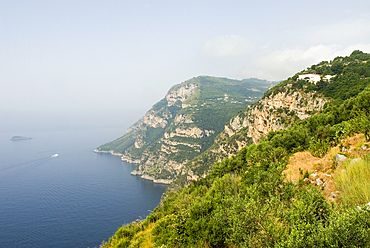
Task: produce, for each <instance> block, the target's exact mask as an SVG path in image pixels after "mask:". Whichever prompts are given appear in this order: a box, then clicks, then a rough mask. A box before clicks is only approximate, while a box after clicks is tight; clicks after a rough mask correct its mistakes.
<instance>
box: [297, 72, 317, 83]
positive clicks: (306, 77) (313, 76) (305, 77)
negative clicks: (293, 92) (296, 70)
mask: <svg viewBox="0 0 370 248" xmlns="http://www.w3.org/2000/svg"><path fill="white" fill-rule="evenodd" d="M298 80H306V81H308V82H310V83H313V84H316V83H317V82H319V81H320V80H321V76H320V75H319V74H302V75H299V76H298Z"/></svg>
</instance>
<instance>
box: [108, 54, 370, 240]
mask: <svg viewBox="0 0 370 248" xmlns="http://www.w3.org/2000/svg"><path fill="white" fill-rule="evenodd" d="M356 56H361V58H363V59H362V61H357V60H356ZM354 57H355V59H354V60H352V59H353V58H354ZM369 58H370V55H369V54H363V53H361V52H359V51H355V52H354V53H353V54H352V55H351V56H349V57H346V58H342V59H339V60H340V61H341V62H343V61H344V62H343V63H344V64H343V65H344V66H343V68H342V70H341V71H337V72H336V73H337V74H336V75H337V76H336V77H337V78H338V79H336V80H333V81H330V83H328V85H327V87H330V89H332V90H330V91H328V92H329V93H328V92H325V91H324V89H319V90H320V91H321V92H322V94H327V96H330V97H331V99H332V101H331V103H330V104H327V105H326V108H325V109H324V110H323V111H322V112H321V113H319V114H316V115H313V116H311V117H309V118H305V119H303V120H301V121H297V122H295V123H294V124H292V125H291V126H290V127H289V128H287V129H281V130H278V131H272V132H269V133H268V134H267V135H266V136H265V137H264V138H262V139H261V140H260V142H259V143H258V144H252V145H250V146H246V147H244V148H243V149H242V150H240V151H239V152H238V153H237V155H236V156H232V157H231V158H227V159H225V160H223V161H222V162H219V163H216V164H214V165H213V167H212V170H211V171H210V173H209V174H208V175H207V176H206V177H205V178H201V179H199V180H197V181H194V182H193V183H191V184H190V185H189V186H187V187H184V188H182V189H178V190H177V192H169V193H168V194H167V197H166V198H165V199H164V200H163V201H162V203H161V204H160V205H159V206H158V207H157V208H156V209H154V211H153V212H152V213H151V214H150V215H149V216H148V217H147V218H146V219H144V220H142V221H139V222H134V223H131V224H129V225H127V226H123V227H120V228H118V229H117V232H116V233H115V235H114V236H113V237H112V238H110V239H109V242H108V243H107V244H105V245H103V247H369V246H370V204H368V203H369V201H370V187H369V186H366V187H365V185H366V184H362V185H363V186H362V187H359V188H355V187H352V191H351V190H347V189H346V188H345V185H357V183H358V182H366V181H368V178H366V177H367V176H368V175H369V173H370V155H369V154H370V140H369V139H370V85H369V83H367V84H366V83H364V82H367V81H366V80H368V78H369V76H368V75H365V74H363V75H362V76H360V78H358V79H357V80H349V81H346V80H347V79H346V78H347V77H346V75H347V74H349V75H351V73H356V74H357V75H359V73H358V72H356V70H357V68H360V67H365V68H368V67H367V66H366V65H365V64H367V61H368V59H369ZM347 60H351V62H349V63H348V62H345V61H347ZM334 61H338V58H336V59H335V60H334ZM365 61H366V62H365ZM351 63H353V64H352V65H351ZM347 66H349V67H351V68H352V71H348V70H346V69H345V68H348V67H347ZM315 68H316V67H315ZM365 71H366V70H365ZM351 78H352V77H351ZM287 81H293V82H294V79H293V78H291V79H288V80H287ZM284 83H286V82H283V83H282V84H284ZM282 84H280V85H279V86H277V87H275V88H272V89H271V90H270V91H268V92H267V93H266V95H269V94H271V92H273V91H279V90H281V89H282V88H281V85H282ZM299 84H302V89H304V90H310V89H309V87H310V86H311V87H317V86H318V84H316V85H310V84H309V83H304V82H297V86H298V87H301V86H300V85H299ZM330 84H340V85H351V86H352V87H348V88H347V91H346V93H348V94H346V96H343V95H342V94H340V93H339V92H340V91H341V90H342V89H343V88H342V87H338V86H334V85H330ZM305 85H307V87H306V86H305ZM316 89H317V88H316ZM326 89H329V88H326ZM291 90H292V91H294V90H296V89H295V88H294V87H292V88H291ZM266 95H265V96H266ZM356 134H362V136H360V137H364V138H363V139H361V140H360V141H358V143H356V146H354V147H349V145H348V144H347V143H346V142H347V141H346V140H347V139H348V138H350V137H353V136H354V135H356ZM349 150H353V151H356V152H357V153H349ZM303 151H309V152H310V153H311V154H312V155H314V156H315V157H316V158H320V157H323V156H324V155H325V156H330V157H332V156H334V157H335V156H336V154H331V153H332V152H333V151H336V152H335V153H338V151H339V154H340V153H342V154H343V152H345V154H346V155H347V156H350V155H348V154H352V155H351V156H352V157H349V158H348V159H347V161H348V162H346V163H344V164H340V163H334V162H333V161H331V163H332V166H331V167H330V168H328V170H327V173H329V172H330V177H333V180H334V181H336V182H338V183H337V184H336V186H335V187H338V190H339V191H338V192H339V194H340V197H339V198H337V199H336V200H332V199H331V198H325V197H324V195H323V190H324V189H325V187H326V186H325V185H324V184H322V183H321V184H319V183H317V184H316V183H314V184H313V183H312V182H310V179H309V178H311V177H312V176H313V175H314V174H315V173H318V172H316V171H303V170H302V169H301V168H299V171H300V177H299V180H297V181H291V180H287V179H286V174H285V173H284V171H285V170H286V168H287V165H288V163H289V161H290V159H291V157H292V156H293V155H294V154H296V153H297V152H303ZM329 153H330V154H329ZM354 154H357V155H354ZM329 162H330V161H329ZM317 166H318V167H317V169H318V170H319V168H320V167H322V165H320V164H317ZM356 168H357V169H356ZM356 171H357V173H354V172H356ZM353 173H354V174H353ZM352 174H353V175H354V176H351V175H352ZM327 177H328V176H327ZM328 182H329V181H328ZM360 192H364V193H362V194H357V193H360ZM354 196H355V197H354ZM353 199H356V200H353ZM365 204H367V205H365Z"/></svg>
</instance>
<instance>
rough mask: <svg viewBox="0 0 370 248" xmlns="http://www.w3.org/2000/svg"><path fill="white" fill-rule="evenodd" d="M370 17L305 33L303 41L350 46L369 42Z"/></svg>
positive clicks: (362, 17) (365, 16)
mask: <svg viewBox="0 0 370 248" xmlns="http://www.w3.org/2000/svg"><path fill="white" fill-rule="evenodd" d="M369 26H370V15H362V16H359V17H358V18H357V19H350V20H344V21H342V22H339V23H335V24H331V25H326V26H323V27H321V28H319V29H317V30H312V31H311V32H305V33H304V34H303V39H304V40H306V41H309V42H310V43H311V44H312V43H313V44H333V43H335V44H342V45H349V44H355V43H361V42H367V41H368V40H369V38H370V29H369Z"/></svg>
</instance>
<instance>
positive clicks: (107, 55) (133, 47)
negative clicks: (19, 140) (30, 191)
mask: <svg viewBox="0 0 370 248" xmlns="http://www.w3.org/2000/svg"><path fill="white" fill-rule="evenodd" d="M355 49H360V50H362V51H364V52H370V1H369V0H363V1H356V0H352V1H348V0H346V1H340V0H339V1H338V0H336V1H334V0H332V1H331V0H330V1H329V0H328V1H326V0H320V1H315V0H311V1H304V0H302V1H296V0H294V1H272V0H270V1H264V0H260V1H249V0H244V1H236V0H228V1H216V0H214V1H202V0H197V1H193V0H187V1H170V0H167V1H161V0H157V1H141V0H135V1H134V0H132V1H115V0H107V1H94V0H86V1H85V0H73V1H68V0H63V1H58V0H53V1H36V0H33V1H32V0H29V1H25V0H23V1H21V0H19V1H11V0H0V114H1V115H2V118H1V119H0V121H3V122H7V121H8V122H10V120H9V118H11V119H12V120H11V121H16V122H27V121H32V120H30V119H29V118H31V119H32V118H40V119H41V120H45V119H44V118H45V116H50V117H51V118H54V120H55V119H58V117H59V118H62V117H64V116H68V117H69V119H65V120H64V121H72V122H73V121H75V122H78V121H81V120H78V118H80V119H81V117H82V119H84V116H86V120H85V121H86V122H87V121H98V120H103V121H105V122H107V121H109V120H110V118H111V119H112V121H113V122H114V121H116V122H117V123H118V122H120V121H122V120H123V119H124V118H125V116H122V115H124V114H125V113H127V111H131V112H134V111H137V113H138V114H137V115H138V116H141V115H143V114H144V113H145V111H146V110H148V109H149V108H150V107H151V106H152V105H153V104H154V103H155V102H157V101H158V100H160V99H161V98H163V97H164V95H165V94H166V93H167V91H168V89H169V88H170V87H171V86H172V85H174V84H177V83H181V82H183V81H185V80H187V79H190V78H192V77H195V76H199V75H212V76H220V77H228V78H235V79H243V78H250V77H256V78H260V79H267V80H282V79H286V78H287V77H289V76H292V75H294V74H295V73H296V72H297V71H300V70H302V69H305V68H307V67H308V66H311V65H312V64H314V63H318V62H320V61H322V60H331V59H333V58H334V57H335V56H339V55H340V56H345V55H349V54H350V53H351V52H352V51H353V50H355ZM133 115H135V114H133ZM32 116H33V117H32ZM91 116H93V118H92V117H91ZM117 116H118V117H117ZM27 118H28V119H27ZM89 118H90V119H89ZM135 118H136V116H135ZM46 123H47V121H46Z"/></svg>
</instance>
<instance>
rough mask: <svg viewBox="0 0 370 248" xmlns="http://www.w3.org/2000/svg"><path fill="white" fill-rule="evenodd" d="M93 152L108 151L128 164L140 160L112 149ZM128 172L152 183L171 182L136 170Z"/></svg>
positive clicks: (137, 162)
mask: <svg viewBox="0 0 370 248" xmlns="http://www.w3.org/2000/svg"><path fill="white" fill-rule="evenodd" d="M94 152H96V153H108V154H111V155H113V156H120V157H121V161H124V162H127V163H130V164H139V163H140V160H132V159H130V158H129V157H128V156H125V155H123V154H121V153H118V152H114V151H113V150H110V151H102V150H98V149H95V150H94ZM130 174H131V175H133V176H140V178H142V179H145V180H149V181H153V183H158V184H166V185H169V184H171V183H172V180H167V179H154V178H153V177H151V176H148V175H143V174H141V173H140V172H139V171H136V170H133V171H131V173H130Z"/></svg>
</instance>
